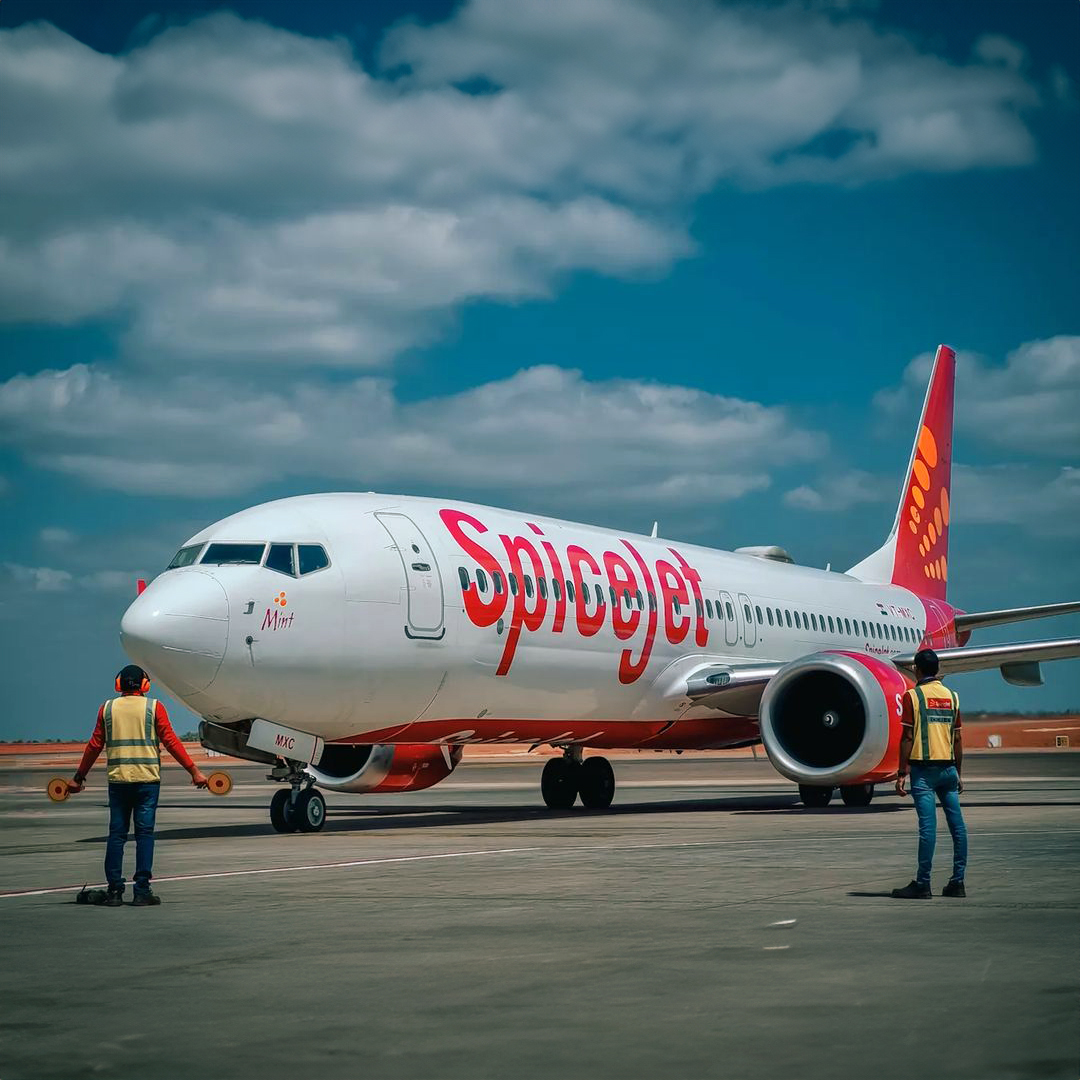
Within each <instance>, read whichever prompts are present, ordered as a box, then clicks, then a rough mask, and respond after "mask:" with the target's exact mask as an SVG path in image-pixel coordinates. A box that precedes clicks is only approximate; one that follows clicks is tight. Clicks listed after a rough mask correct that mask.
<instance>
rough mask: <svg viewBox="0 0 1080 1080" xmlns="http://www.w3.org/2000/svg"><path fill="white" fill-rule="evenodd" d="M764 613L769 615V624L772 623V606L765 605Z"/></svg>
mask: <svg viewBox="0 0 1080 1080" xmlns="http://www.w3.org/2000/svg"><path fill="white" fill-rule="evenodd" d="M765 614H766V615H768V616H769V625H770V626H772V624H773V621H772V608H771V607H767V608H766V609H765Z"/></svg>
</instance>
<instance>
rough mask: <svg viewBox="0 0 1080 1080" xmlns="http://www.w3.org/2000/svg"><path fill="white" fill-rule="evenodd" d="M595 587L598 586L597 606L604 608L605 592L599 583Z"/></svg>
mask: <svg viewBox="0 0 1080 1080" xmlns="http://www.w3.org/2000/svg"><path fill="white" fill-rule="evenodd" d="M595 588H596V606H597V607H598V608H602V607H603V606H604V594H603V593H602V592H601V591H600V586H599V585H597V586H595Z"/></svg>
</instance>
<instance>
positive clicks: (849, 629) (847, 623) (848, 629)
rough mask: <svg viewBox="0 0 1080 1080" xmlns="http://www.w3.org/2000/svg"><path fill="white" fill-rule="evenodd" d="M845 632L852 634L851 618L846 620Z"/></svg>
mask: <svg viewBox="0 0 1080 1080" xmlns="http://www.w3.org/2000/svg"><path fill="white" fill-rule="evenodd" d="M844 633H845V634H850V633H851V620H850V619H845V620H844Z"/></svg>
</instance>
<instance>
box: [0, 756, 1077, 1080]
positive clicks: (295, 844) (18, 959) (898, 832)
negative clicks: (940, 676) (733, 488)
mask: <svg viewBox="0 0 1080 1080" xmlns="http://www.w3.org/2000/svg"><path fill="white" fill-rule="evenodd" d="M466 755H467V756H466V760H465V762H464V763H463V764H462V766H461V767H460V768H459V769H458V771H457V772H456V773H454V775H453V776H452V777H450V779H449V780H447V781H446V782H445V783H444V784H442V785H440V786H438V787H436V788H434V789H431V790H430V791H426V792H419V793H415V794H406V795H392V796H351V795H344V794H335V793H329V794H328V795H327V800H328V803H329V806H330V816H329V819H328V822H327V826H326V828H325V830H324V831H323V832H321V833H318V834H314V835H303V834H298V835H290V836H281V835H278V834H276V833H274V832H273V831H272V830H271V828H270V825H269V821H268V815H267V804H268V802H269V798H270V795H271V794H272V792H273V790H274V786H273V785H272V784H269V783H266V782H265V781H264V780H263V778H262V772H261V771H260V770H259V769H258V768H257V767H248V766H246V765H243V764H240V763H232V762H225V761H222V762H215V763H214V764H215V765H221V766H223V767H226V768H228V769H229V771H230V772H231V773H232V775H233V778H234V780H235V787H234V789H233V791H232V793H231V794H230V795H228V796H226V797H223V798H215V797H213V796H210V795H208V794H207V793H205V792H198V791H195V790H194V789H192V788H190V787H189V786H186V784H185V783H184V781H185V780H186V777H184V776H183V774H181V773H178V772H177V771H176V770H168V771H167V772H166V776H165V781H164V785H163V791H162V798H161V806H160V809H159V812H158V837H157V852H156V859H155V872H156V874H157V877H156V879H155V887H156V889H157V891H158V892H159V893H160V894H161V896H162V897H163V899H164V902H163V903H162V905H161V906H160V907H158V908H145V909H140V908H132V907H130V906H129V905H126V906H125V907H123V908H119V909H110V908H88V907H84V906H81V905H76V904H75V903H74V897H75V890H76V889H77V888H78V887H79V886H81V885H82V884H83V882H86V881H89V882H91V883H94V882H99V881H100V880H101V860H102V856H103V853H104V841H105V833H106V824H107V806H106V802H107V799H106V792H105V783H104V775H103V772H102V770H101V767H100V766H99V768H98V769H97V770H95V772H94V774H92V776H91V786H90V787H89V788H88V790H87V791H86V792H84V793H83V794H81V795H78V796H75V797H73V798H72V799H70V800H69V801H68V802H65V803H62V804H57V805H54V804H51V803H49V802H48V800H47V799H46V797H45V794H44V789H45V783H46V781H47V780H48V778H49V776H50V775H51V773H50V772H49V771H47V770H43V769H31V768H25V767H20V766H16V767H14V768H5V769H3V770H0V935H2V937H0V940H2V941H3V948H2V953H0V956H2V963H0V1077H2V1078H3V1080H30V1078H33V1080H41V1078H48V1077H62V1078H65V1080H74V1078H80V1077H129V1076H132V1077H134V1076H140V1077H148V1078H151V1080H161V1078H172V1077H176V1078H188V1077H192V1078H195V1077H198V1078H200V1080H206V1078H208V1077H238V1078H247V1077H259V1078H265V1080H276V1078H278V1077H281V1078H290V1080H292V1078H307V1077H314V1076H318V1077H320V1078H330V1080H334V1078H338V1077H342V1078H354V1077H364V1078H371V1080H381V1078H417V1080H424V1078H442V1077H446V1078H487V1077H492V1078H494V1077H498V1078H519V1077H520V1078H529V1077H559V1078H560V1080H572V1078H577V1077H588V1078H591V1080H592V1078H595V1080H606V1078H609V1077H610V1078H613V1080H614V1078H619V1080H623V1078H637V1077H642V1078H645V1077H647V1078H649V1080H655V1078H656V1077H664V1078H679V1077H686V1078H696V1077H710V1078H712V1077H716V1078H723V1080H758V1078H761V1080H777V1078H782V1077H797V1078H800V1080H802V1078H817V1077H821V1078H826V1077H827V1078H829V1080H834V1078H835V1077H838V1076H840V1077H843V1076H854V1075H866V1076H871V1077H875V1078H883V1080H889V1078H892V1077H897V1078H899V1077H904V1078H905V1080H910V1078H911V1077H913V1076H914V1077H922V1076H934V1077H942V1078H945V1077H948V1078H953V1077H964V1078H967V1077H970V1078H972V1080H994V1078H999V1077H1000V1078H1042V1077H1047V1078H1055V1080H1056V1078H1058V1077H1060V1078H1062V1080H1076V1078H1077V1076H1078V1075H1080V962H1078V961H1080V948H1078V946H1080V919H1078V918H1077V916H1078V913H1080V814H1078V813H1077V807H1078V806H1080V754H1077V753H1075V752H1072V751H1060V752H1055V751H1043V752H1033V753H1003V752H999V751H987V752H983V753H969V755H968V762H967V766H966V769H965V771H966V773H967V774H968V775H967V792H966V794H965V796H964V800H963V801H964V809H965V815H966V818H967V823H968V828H969V830H970V833H971V864H970V868H969V872H968V889H969V896H968V898H967V899H966V900H949V899H945V898H942V897H940V896H935V897H934V899H933V900H931V901H906V902H905V901H896V900H892V899H891V898H890V897H889V892H890V890H891V889H892V888H893V887H894V886H896V885H903V884H906V883H907V881H908V880H909V879H910V878H911V877H912V876H913V871H914V858H915V815H914V812H913V810H912V808H911V802H910V799H905V800H901V799H899V798H897V797H895V796H892V795H886V794H884V792H886V791H888V790H889V789H888V788H879V796H878V798H876V799H875V801H874V802H873V804H872V805H871V806H870V807H868V808H866V809H864V810H849V809H847V808H845V807H843V806H842V805H841V804H840V803H839V800H838V799H837V800H836V802H835V803H834V805H833V806H830V807H829V808H827V809H825V810H813V811H810V810H804V809H802V808H801V807H799V806H798V805H797V804H796V796H795V793H794V788H793V785H791V784H789V783H787V782H786V781H784V780H783V779H782V778H780V777H779V776H777V775H776V774H775V773H774V772H773V771H772V769H771V768H770V767H769V765H768V764H767V762H765V761H764V760H763V759H762V760H757V761H755V760H753V759H750V758H742V759H734V760H731V759H728V760H720V759H715V758H713V759H705V760H701V759H696V758H695V757H694V756H693V755H684V756H683V757H675V756H673V755H663V756H660V755H657V756H650V755H639V756H635V757H628V758H619V759H615V760H614V765H615V769H616V773H617V776H618V779H619V790H618V791H617V793H616V802H615V805H614V806H613V807H612V808H611V810H609V811H585V810H581V809H580V808H579V809H576V810H574V811H571V812H566V813H552V812H549V811H547V810H545V809H544V807H543V804H542V802H541V800H540V795H539V790H538V784H539V765H540V764H541V762H539V761H537V760H535V759H533V758H521V757H517V758H514V759H508V760H499V759H491V758H485V759H481V760H480V761H477V762H475V763H472V762H470V760H469V758H468V751H466ZM132 847H133V846H132V845H129V849H128V856H127V865H128V867H129V872H130V868H131V867H132V865H133V862H132V860H133V858H134V851H133V850H132ZM950 857H951V844H950V842H949V838H948V833H947V831H946V830H945V828H944V822H943V821H942V822H941V824H940V829H939V846H938V857H937V860H936V869H935V874H934V891H935V893H937V892H939V891H940V887H941V886H942V885H943V884H944V883H945V881H946V880H947V878H948V875H949V860H950ZM65 890H66V891H65ZM129 896H130V892H129Z"/></svg>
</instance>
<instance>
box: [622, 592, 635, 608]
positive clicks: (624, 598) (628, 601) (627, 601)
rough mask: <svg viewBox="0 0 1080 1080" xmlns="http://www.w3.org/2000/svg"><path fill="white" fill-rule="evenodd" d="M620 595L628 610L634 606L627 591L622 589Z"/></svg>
mask: <svg viewBox="0 0 1080 1080" xmlns="http://www.w3.org/2000/svg"><path fill="white" fill-rule="evenodd" d="M622 595H623V600H625V601H626V606H627V607H628V608H632V607H633V606H634V601H633V600H631V599H630V590H629V589H623V591H622Z"/></svg>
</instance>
